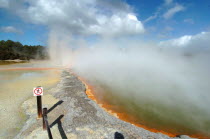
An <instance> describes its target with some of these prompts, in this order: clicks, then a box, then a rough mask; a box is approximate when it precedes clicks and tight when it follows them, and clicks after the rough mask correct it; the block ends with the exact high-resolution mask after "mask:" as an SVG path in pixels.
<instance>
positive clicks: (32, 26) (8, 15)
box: [0, 0, 210, 45]
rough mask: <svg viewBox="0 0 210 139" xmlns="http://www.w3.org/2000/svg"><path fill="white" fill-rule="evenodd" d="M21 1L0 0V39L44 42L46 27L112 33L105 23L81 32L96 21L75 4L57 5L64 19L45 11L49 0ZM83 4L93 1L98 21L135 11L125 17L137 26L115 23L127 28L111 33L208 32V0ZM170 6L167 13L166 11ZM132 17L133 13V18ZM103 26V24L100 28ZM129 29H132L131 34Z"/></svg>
mask: <svg viewBox="0 0 210 139" xmlns="http://www.w3.org/2000/svg"><path fill="white" fill-rule="evenodd" d="M54 1H56V0H54ZM70 1H71V0H70ZM21 2H22V1H21ZM21 2H20V3H18V4H17V2H16V3H15V2H14V1H10V0H9V1H8V2H7V1H6V0H0V5H1V6H0V40H7V39H11V40H14V41H20V42H21V43H23V44H27V45H36V44H41V45H47V39H48V34H49V31H50V30H54V28H59V27H61V28H63V30H70V32H71V35H73V36H74V35H75V36H76V35H79V36H85V37H86V38H88V39H89V40H90V41H94V39H95V36H100V35H101V34H103V35H104V34H105V35H106V36H107V35H109V36H113V35H112V34H110V33H107V32H105V31H104V30H107V28H108V29H109V28H110V27H109V25H107V24H105V23H104V24H102V25H100V26H97V28H96V29H98V28H99V29H100V31H98V32H94V31H92V30H91V31H90V29H89V30H87V31H86V32H83V30H84V29H83V30H82V29H81V28H82V27H84V26H86V25H84V23H88V22H90V24H93V25H92V26H91V27H90V26H89V24H87V26H88V27H90V28H91V29H92V27H93V26H94V27H95V26H96V25H97V24H96V23H93V21H94V17H91V20H89V18H90V17H88V16H86V15H84V13H82V11H83V10H82V9H79V10H81V11H79V12H78V9H76V8H75V9H73V10H69V11H68V10H63V9H65V7H62V5H59V6H58V7H57V9H59V8H60V9H61V10H63V11H62V12H66V14H65V16H66V23H65V19H64V18H60V17H62V16H63V15H55V16H54V15H53V16H50V13H49V14H46V15H45V13H46V11H48V10H47V9H44V8H45V7H48V5H52V3H51V2H47V1H46V3H43V2H41V0H38V1H37V2H31V3H30V1H27V0H24V2H22V3H21ZM78 3H79V2H78ZM81 3H82V1H81ZM83 3H84V2H83ZM21 4H22V5H21ZM11 5H12V6H11ZM14 5H15V6H14ZM26 5H27V6H26ZM87 5H88V6H89V5H94V8H95V7H96V8H95V9H94V10H97V12H96V13H94V14H95V18H96V19H97V18H98V19H97V21H98V22H100V21H101V17H103V16H104V18H102V19H103V20H107V21H108V22H109V23H112V22H113V24H115V19H113V17H114V15H115V14H116V15H120V16H119V17H118V18H119V19H121V21H122V22H127V21H128V20H127V19H126V20H124V19H123V18H124V17H125V16H121V15H123V14H125V15H126V14H127V15H130V13H132V15H135V16H134V18H132V16H129V18H128V19H129V21H130V19H133V20H132V21H135V22H132V25H138V26H139V25H140V27H139V28H131V27H130V26H128V25H130V24H128V25H125V26H123V27H119V30H122V29H125V28H129V29H130V30H128V29H125V30H123V31H117V32H115V34H120V35H121V34H123V32H129V33H128V34H126V36H134V38H136V39H138V38H139V39H146V40H154V41H161V40H168V39H173V38H178V37H181V36H184V35H195V34H199V33H200V32H208V31H209V30H210V1H209V0H201V1H198V0H125V1H120V0H116V1H115V2H113V1H111V0H108V1H106V2H104V1H100V0H98V1H97V2H96V3H91V2H89V3H88V2H87V3H86V5H85V4H84V7H85V8H87V9H88V10H87V12H89V11H90V13H91V12H92V10H89V9H91V8H92V7H88V6H87ZM110 5H111V6H110ZM97 6H98V7H103V6H104V7H105V8H104V9H106V11H105V10H104V11H105V12H104V11H102V10H100V8H97ZM31 7H32V8H37V9H39V8H40V7H41V8H43V7H44V8H43V9H41V10H40V11H42V10H43V11H44V12H43V13H41V12H40V13H39V10H37V11H36V10H34V11H33V12H31V9H32V8H31ZM127 7H129V8H127ZM53 8H56V5H54V6H53ZM67 8H68V7H67ZM21 9H22V11H21ZM51 10H52V9H51ZM170 10H171V13H169V11H170ZM52 11H53V10H52ZM107 11H111V12H110V13H111V15H109V14H108V12H107ZM55 12H56V11H54V12H53V14H56V13H55ZM106 12H107V13H106ZM167 12H168V13H167ZM72 13H74V14H72ZM98 13H103V14H98ZM33 14H34V15H33ZM39 14H40V15H39ZM37 15H39V17H40V18H41V19H42V20H40V19H39V18H37ZM70 15H71V16H70ZM75 15H78V16H75ZM67 16H68V17H67ZM85 16H86V17H85ZM54 17H55V18H54ZM83 17H84V18H83ZM130 17H131V18H130ZM135 17H137V20H136V19H135ZM150 17H152V18H151V20H149V18H150ZM76 18H80V20H79V21H81V20H82V21H83V22H84V23H83V24H82V25H81V26H79V25H72V24H73V22H71V21H73V20H75V21H77V19H76ZM45 19H46V21H45ZM54 19H56V20H54ZM112 19H113V20H112ZM109 20H110V21H109ZM106 23H107V22H106ZM58 25H60V26H58ZM141 25H142V26H141ZM104 26H106V27H107V28H105V29H104V30H103V27H104ZM64 27H65V28H64ZM135 29H136V30H137V31H136V30H135ZM80 30H81V31H80ZM101 30H102V31H101ZM87 32H88V33H87ZM101 32H102V33H101ZM131 32H135V33H134V35H133V34H132V33H131ZM136 32H137V33H136ZM142 32H143V33H142ZM94 33H95V34H94Z"/></svg>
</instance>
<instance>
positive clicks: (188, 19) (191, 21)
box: [184, 18, 194, 24]
mask: <svg viewBox="0 0 210 139" xmlns="http://www.w3.org/2000/svg"><path fill="white" fill-rule="evenodd" d="M184 22H185V23H189V24H194V20H193V19H191V18H187V19H184Z"/></svg>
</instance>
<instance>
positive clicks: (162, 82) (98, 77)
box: [72, 46, 210, 137]
mask: <svg viewBox="0 0 210 139" xmlns="http://www.w3.org/2000/svg"><path fill="white" fill-rule="evenodd" d="M72 57H73V58H72V59H73V60H72V63H73V64H72V67H73V70H74V71H75V72H76V73H77V74H79V75H80V76H82V77H84V78H85V79H87V80H88V81H89V83H90V84H92V85H93V86H94V87H95V95H96V98H97V99H98V100H100V102H104V103H106V104H109V105H112V107H110V108H111V109H113V110H114V111H117V112H124V113H127V114H128V115H130V118H131V121H133V122H135V123H137V124H143V125H145V126H147V127H149V128H155V129H157V130H159V131H160V130H163V131H166V132H169V133H173V134H175V135H180V134H188V135H194V136H195V135H196V136H197V137H198V136H199V137H201V136H208V137H210V134H209V133H210V116H209V115H210V110H209V105H210V96H209V95H210V94H209V90H210V86H209V82H210V78H209V75H210V74H209V71H210V68H209V62H208V58H209V55H208V52H204V53H194V52H190V51H188V50H186V49H182V48H180V49H173V48H172V49H169V48H163V47H162V48H159V47H152V46H145V47H144V46H140V47H133V48H131V47H130V48H129V49H128V48H126V47H125V48H118V47H107V48H104V47H101V48H99V47H94V48H90V49H87V48H86V49H82V50H78V51H76V52H74V53H72ZM127 118H129V117H127Z"/></svg>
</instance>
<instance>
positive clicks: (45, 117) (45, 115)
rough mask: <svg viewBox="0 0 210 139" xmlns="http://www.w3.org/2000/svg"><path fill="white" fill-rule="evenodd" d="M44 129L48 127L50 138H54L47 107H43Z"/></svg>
mask: <svg viewBox="0 0 210 139" xmlns="http://www.w3.org/2000/svg"><path fill="white" fill-rule="evenodd" d="M42 117H43V130H46V129H47V133H48V137H49V139H53V137H52V133H51V130H50V127H49V124H48V120H47V108H44V109H43V116H42Z"/></svg>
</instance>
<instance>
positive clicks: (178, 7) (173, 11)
mask: <svg viewBox="0 0 210 139" xmlns="http://www.w3.org/2000/svg"><path fill="white" fill-rule="evenodd" d="M184 9H185V8H184V6H182V5H179V4H176V5H175V6H174V7H173V8H170V9H169V10H168V11H167V12H165V13H164V14H163V17H164V18H165V19H169V18H171V17H173V16H174V15H175V14H176V13H178V12H181V11H183V10H184Z"/></svg>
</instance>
